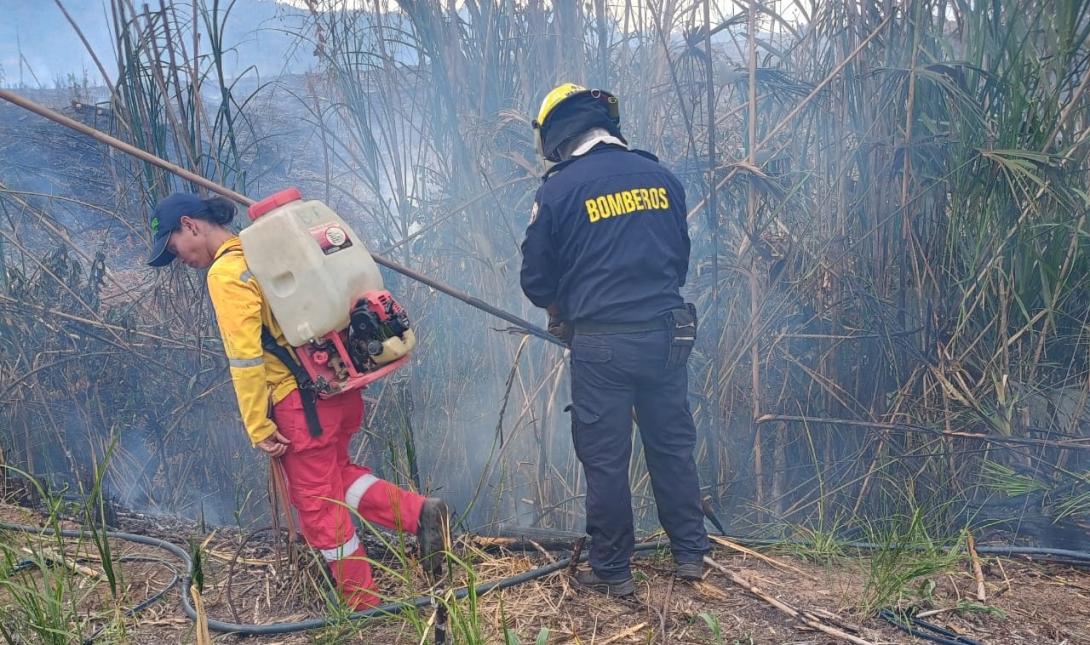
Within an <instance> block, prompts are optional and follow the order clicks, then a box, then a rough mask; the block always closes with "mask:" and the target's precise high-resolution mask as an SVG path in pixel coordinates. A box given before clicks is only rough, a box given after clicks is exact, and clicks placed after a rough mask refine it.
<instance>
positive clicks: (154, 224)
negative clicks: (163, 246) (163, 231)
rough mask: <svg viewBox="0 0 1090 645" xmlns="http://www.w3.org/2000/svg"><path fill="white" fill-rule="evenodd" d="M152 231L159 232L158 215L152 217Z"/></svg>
mask: <svg viewBox="0 0 1090 645" xmlns="http://www.w3.org/2000/svg"><path fill="white" fill-rule="evenodd" d="M151 232H152V233H158V232H159V218H158V217H153V218H151Z"/></svg>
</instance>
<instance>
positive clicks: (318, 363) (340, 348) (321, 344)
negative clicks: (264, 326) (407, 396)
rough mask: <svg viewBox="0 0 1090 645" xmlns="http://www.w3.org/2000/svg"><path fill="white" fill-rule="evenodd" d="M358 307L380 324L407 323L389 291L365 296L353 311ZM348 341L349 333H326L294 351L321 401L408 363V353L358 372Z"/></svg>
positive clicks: (370, 292)
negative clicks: (399, 320) (395, 319)
mask: <svg viewBox="0 0 1090 645" xmlns="http://www.w3.org/2000/svg"><path fill="white" fill-rule="evenodd" d="M360 307H365V308H366V309H367V310H369V311H371V312H372V313H374V315H375V318H376V319H377V320H378V321H379V322H381V323H388V322H390V321H391V320H392V319H393V318H395V317H397V318H399V319H401V320H405V321H407V317H406V316H405V311H404V309H403V308H402V307H401V305H399V304H398V303H397V301H396V300H394V298H393V296H391V295H390V292H388V291H385V290H381V291H369V292H367V293H365V294H364V296H363V298H362V299H361V300H360V301H359V302H358V303H357V305H356V307H355V308H354V311H355V310H356V309H359V308H360ZM391 314H392V315H391ZM348 341H349V330H348V329H343V330H341V331H336V332H330V333H328V334H326V335H325V336H323V337H321V338H320V339H318V340H315V341H311V342H309V343H307V344H306V345H303V346H302V347H296V348H295V355H296V357H297V358H298V359H299V362H300V364H302V366H303V369H305V370H306V372H307V374H309V375H310V378H311V380H312V381H314V383H315V385H316V386H317V392H318V396H319V397H321V398H329V397H332V396H336V395H338V394H341V393H343V392H348V391H351V390H358V389H362V388H364V387H366V386H367V385H368V384H370V383H372V382H374V381H377V380H378V379H380V378H382V377H384V376H387V375H389V374H390V373H392V372H394V371H395V370H397V369H399V368H401V367H402V366H404V365H405V364H406V363H407V362H408V361H409V354H406V355H405V356H402V357H401V358H398V359H396V360H393V361H391V362H389V363H386V364H385V365H379V366H377V367H375V368H374V369H370V370H361V369H359V366H358V364H357V361H356V360H353V354H352V352H351V351H350V350H349V348H348Z"/></svg>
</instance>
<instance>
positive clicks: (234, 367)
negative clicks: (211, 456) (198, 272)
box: [208, 236, 296, 444]
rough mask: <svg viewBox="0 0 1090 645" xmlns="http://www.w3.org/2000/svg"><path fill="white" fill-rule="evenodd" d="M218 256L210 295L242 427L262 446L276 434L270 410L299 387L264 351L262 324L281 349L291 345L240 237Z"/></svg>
mask: <svg viewBox="0 0 1090 645" xmlns="http://www.w3.org/2000/svg"><path fill="white" fill-rule="evenodd" d="M215 257H216V259H215V261H213V262H212V266H211V268H209V269H208V295H209V296H211V298H212V307H213V308H214V309H215V310H216V322H217V323H218V324H219V328H220V337H221V338H222V340H223V350H224V352H226V353H227V361H228V364H229V366H230V368H231V380H232V381H233V382H234V384H235V396H236V397H237V398H238V409H239V412H240V413H241V415H242V423H243V425H244V426H245V427H246V433H247V434H248V435H250V441H251V442H252V443H254V444H257V443H258V442H259V441H263V440H265V439H267V438H268V437H270V436H272V434H273V432H275V431H276V425H275V424H274V423H273V422H272V420H271V419H270V418H269V406H270V405H274V404H276V403H279V402H280V401H281V400H283V399H284V397H286V396H287V395H289V394H291V392H292V390H294V389H295V388H296V384H295V378H294V377H293V376H292V375H291V371H290V370H289V369H288V368H287V367H286V366H285V365H284V364H283V363H281V362H280V360H279V359H277V358H276V357H275V356H273V355H272V354H270V353H269V352H266V351H265V350H264V349H263V348H262V347H261V326H262V325H264V326H266V327H268V328H269V331H270V332H271V333H272V335H273V337H274V338H275V339H276V342H278V343H280V344H281V345H284V346H285V347H286V346H287V341H285V340H284V334H283V333H282V332H281V331H280V325H278V324H277V323H276V320H275V319H274V318H273V315H272V310H271V309H269V304H268V303H267V302H266V301H265V296H264V294H263V293H262V292H261V286H260V285H258V284H257V280H255V279H254V276H253V275H252V274H251V273H250V269H249V267H248V266H247V265H246V256H245V255H243V254H242V242H241V241H240V240H239V239H238V237H237V236H235V237H232V238H231V239H229V240H227V241H226V242H224V243H223V245H222V246H220V248H219V249H218V250H217V251H216V256H215Z"/></svg>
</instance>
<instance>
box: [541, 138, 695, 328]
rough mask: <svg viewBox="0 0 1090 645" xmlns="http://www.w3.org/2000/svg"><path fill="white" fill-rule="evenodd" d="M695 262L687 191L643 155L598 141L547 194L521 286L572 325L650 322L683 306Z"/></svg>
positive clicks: (569, 166)
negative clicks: (691, 263)
mask: <svg viewBox="0 0 1090 645" xmlns="http://www.w3.org/2000/svg"><path fill="white" fill-rule="evenodd" d="M688 265H689V235H688V230H687V227H686V222H685V192H684V189H683V188H682V187H681V184H680V183H679V182H678V181H677V179H676V178H675V177H674V176H673V174H672V173H670V171H668V170H666V169H665V168H664V167H663V166H661V165H660V164H659V163H658V162H657V161H655V160H654V159H653V158H650V157H648V156H644V155H643V154H640V153H635V152H629V151H626V150H623V149H621V148H618V147H616V146H599V147H597V148H595V149H594V150H592V151H591V152H589V153H588V154H586V155H583V156H581V157H578V158H576V159H574V160H572V161H571V162H569V163H567V164H565V165H564V166H563V167H562V168H560V169H559V170H557V171H556V172H555V174H553V175H552V176H551V177H549V179H548V180H547V181H546V182H545V184H544V185H542V187H541V188H540V189H539V190H538V194H537V199H536V200H535V214H534V218H533V220H532V221H531V224H530V226H529V228H528V229H527V235H526V241H525V242H524V243H523V269H522V286H523V290H524V291H525V292H526V295H527V296H528V297H529V298H530V299H531V301H533V302H534V304H536V305H538V306H541V307H545V306H548V305H552V304H556V305H558V306H559V309H560V313H561V315H562V316H563V317H564V318H565V319H567V320H569V321H573V322H578V321H583V322H587V321H594V322H602V323H607V322H608V323H622V322H623V323H629V322H643V321H648V320H652V319H654V318H657V317H659V316H662V315H663V314H665V313H666V312H668V311H670V310H672V309H677V308H678V307H680V306H681V305H682V299H681V295H680V293H679V289H680V287H681V286H682V285H683V284H684V283H685V274H686V273H687V271H688Z"/></svg>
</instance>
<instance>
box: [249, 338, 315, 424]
mask: <svg viewBox="0 0 1090 645" xmlns="http://www.w3.org/2000/svg"><path fill="white" fill-rule="evenodd" d="M261 346H262V347H264V348H265V351H267V352H269V353H270V354H272V355H273V356H275V357H276V358H278V359H279V360H280V362H281V363H283V364H284V366H285V367H287V368H288V370H290V371H291V375H292V376H294V377H295V383H296V385H298V386H299V397H300V398H301V399H302V400H303V414H304V415H305V416H306V418H307V430H309V431H310V436H312V437H317V436H319V435H321V434H322V424H321V422H320V420H319V419H318V395H317V391H316V390H315V388H314V381H312V380H311V379H310V374H307V371H306V370H304V369H303V366H302V365H300V364H299V363H298V362H297V361H296V360H295V357H294V356H292V354H291V352H290V351H288V348H286V347H284V346H283V345H281V344H280V343H278V342H276V339H275V338H273V335H272V332H271V331H269V328H268V327H266V326H265V325H262V326H261Z"/></svg>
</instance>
